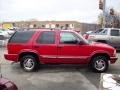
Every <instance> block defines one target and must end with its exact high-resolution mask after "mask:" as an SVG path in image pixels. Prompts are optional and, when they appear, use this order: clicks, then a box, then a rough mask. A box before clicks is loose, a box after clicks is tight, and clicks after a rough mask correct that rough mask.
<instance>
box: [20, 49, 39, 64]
mask: <svg viewBox="0 0 120 90" xmlns="http://www.w3.org/2000/svg"><path fill="white" fill-rule="evenodd" d="M25 55H32V56H34V57H35V58H36V60H37V61H38V62H40V58H39V55H38V54H37V53H35V52H28V51H26V52H21V53H20V54H19V57H18V61H20V59H21V58H22V57H23V56H25Z"/></svg>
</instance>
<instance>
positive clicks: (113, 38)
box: [109, 29, 120, 47]
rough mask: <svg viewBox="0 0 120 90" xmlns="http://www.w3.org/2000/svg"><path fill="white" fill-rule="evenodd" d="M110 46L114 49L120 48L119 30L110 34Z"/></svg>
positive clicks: (112, 30) (113, 30)
mask: <svg viewBox="0 0 120 90" xmlns="http://www.w3.org/2000/svg"><path fill="white" fill-rule="evenodd" d="M109 41H110V45H112V46H114V47H119V46H120V31H119V29H111V32H110V40H109Z"/></svg>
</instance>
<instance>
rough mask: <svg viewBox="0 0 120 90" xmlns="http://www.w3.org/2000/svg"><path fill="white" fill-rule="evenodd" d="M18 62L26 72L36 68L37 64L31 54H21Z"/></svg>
mask: <svg viewBox="0 0 120 90" xmlns="http://www.w3.org/2000/svg"><path fill="white" fill-rule="evenodd" d="M20 64H21V67H22V68H23V69H24V70H25V71H27V72H31V71H35V70H37V69H38V65H39V64H38V62H37V60H36V58H35V57H34V56H32V55H25V56H23V57H22V58H21V60H20Z"/></svg>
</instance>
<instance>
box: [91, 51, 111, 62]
mask: <svg viewBox="0 0 120 90" xmlns="http://www.w3.org/2000/svg"><path fill="white" fill-rule="evenodd" d="M100 55H101V56H106V57H107V60H110V56H109V55H108V54H107V53H95V54H93V55H92V56H91V58H90V61H89V63H91V61H92V60H93V58H94V57H95V56H100Z"/></svg>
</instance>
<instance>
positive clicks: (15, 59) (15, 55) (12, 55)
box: [4, 54, 18, 62]
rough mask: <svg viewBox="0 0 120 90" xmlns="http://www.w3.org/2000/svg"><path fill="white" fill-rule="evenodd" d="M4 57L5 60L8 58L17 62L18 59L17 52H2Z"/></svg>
mask: <svg viewBox="0 0 120 90" xmlns="http://www.w3.org/2000/svg"><path fill="white" fill-rule="evenodd" d="M4 57H5V59H6V60H9V61H14V62H17V60H18V55H17V54H4Z"/></svg>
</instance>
